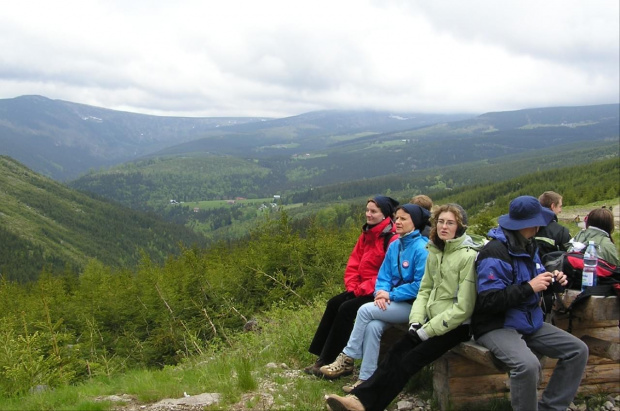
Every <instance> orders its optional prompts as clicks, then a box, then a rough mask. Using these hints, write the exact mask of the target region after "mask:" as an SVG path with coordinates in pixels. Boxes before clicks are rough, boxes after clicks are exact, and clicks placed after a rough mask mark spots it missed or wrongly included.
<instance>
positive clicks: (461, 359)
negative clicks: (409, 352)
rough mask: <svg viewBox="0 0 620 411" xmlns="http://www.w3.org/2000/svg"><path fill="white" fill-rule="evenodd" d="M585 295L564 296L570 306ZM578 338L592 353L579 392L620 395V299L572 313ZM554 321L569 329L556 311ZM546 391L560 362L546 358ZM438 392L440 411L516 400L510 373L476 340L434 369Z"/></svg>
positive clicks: (593, 302) (595, 300)
mask: <svg viewBox="0 0 620 411" xmlns="http://www.w3.org/2000/svg"><path fill="white" fill-rule="evenodd" d="M578 294H579V292H578V291H574V290H568V291H566V292H565V293H564V294H563V296H562V303H563V306H565V307H567V306H568V305H570V303H571V302H572V301H573V300H574V299H575V297H576V296H577V295H578ZM572 317H573V318H572V333H573V334H574V335H575V336H577V337H579V338H581V339H582V340H583V341H584V342H585V343H586V344H587V345H588V348H589V350H590V355H589V357H588V363H587V366H586V370H585V373H584V376H583V379H582V381H581V385H580V387H579V391H578V393H580V394H591V393H601V392H602V393H611V394H618V393H620V384H619V381H620V329H619V328H618V326H619V318H620V300H619V299H618V298H617V297H598V296H593V297H590V298H589V299H588V300H586V301H584V302H583V303H582V304H581V305H579V306H578V307H576V308H575V310H574V311H573V313H572ZM551 321H552V322H554V323H555V325H556V326H558V327H559V328H562V329H564V330H566V329H567V328H568V323H569V318H568V314H563V313H561V312H559V311H554V312H553V314H552V315H551ZM540 360H541V366H542V378H541V382H540V386H539V391H542V390H544V388H545V387H546V384H547V382H548V381H549V377H550V376H551V373H552V372H553V369H554V368H555V365H556V363H557V360H554V359H551V358H546V357H541V358H540ZM433 388H434V395H435V398H436V399H437V401H438V403H439V406H440V409H441V410H447V409H458V407H460V406H463V405H465V404H470V405H471V404H474V403H482V402H487V401H488V400H490V399H496V398H505V399H509V398H510V384H509V377H508V373H507V368H506V367H505V366H504V365H503V364H502V363H501V362H500V361H498V360H497V359H496V358H495V356H494V355H493V354H492V353H491V352H490V351H489V350H488V349H486V348H484V347H482V346H480V345H478V344H476V343H475V342H474V341H473V340H471V341H467V342H465V343H461V344H460V345H458V346H457V347H455V348H453V349H452V350H451V351H450V352H448V353H446V354H445V355H444V356H442V357H441V358H440V359H438V360H437V361H435V363H434V364H433Z"/></svg>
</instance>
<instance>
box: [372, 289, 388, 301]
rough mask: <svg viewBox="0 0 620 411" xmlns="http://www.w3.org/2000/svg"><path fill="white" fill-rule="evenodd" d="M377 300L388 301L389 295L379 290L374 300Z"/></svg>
mask: <svg viewBox="0 0 620 411" xmlns="http://www.w3.org/2000/svg"><path fill="white" fill-rule="evenodd" d="M377 298H383V299H384V300H388V301H389V299H390V293H388V292H387V291H385V290H379V291H377V293H376V294H375V299H377Z"/></svg>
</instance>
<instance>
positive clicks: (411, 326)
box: [409, 323, 422, 333]
mask: <svg viewBox="0 0 620 411" xmlns="http://www.w3.org/2000/svg"><path fill="white" fill-rule="evenodd" d="M420 328H422V324H420V323H411V324H409V332H410V333H414V332H416V331H418V330H419V329H420Z"/></svg>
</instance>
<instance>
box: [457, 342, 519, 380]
mask: <svg viewBox="0 0 620 411" xmlns="http://www.w3.org/2000/svg"><path fill="white" fill-rule="evenodd" d="M452 351H453V352H454V353H456V354H459V355H462V356H463V357H465V358H468V359H470V360H472V361H475V362H476V363H478V364H482V365H484V366H485V367H489V368H492V369H494V370H498V371H503V372H506V371H508V367H506V366H505V365H504V364H503V363H502V362H501V361H499V360H498V359H497V358H495V356H494V355H493V353H491V351H489V350H488V349H487V348H486V347H483V346H482V345H479V344H477V343H476V342H474V341H473V340H469V341H465V342H462V343H460V344H459V345H457V346H456V347H454V348H453V349H452Z"/></svg>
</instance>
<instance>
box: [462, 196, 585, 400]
mask: <svg viewBox="0 0 620 411" xmlns="http://www.w3.org/2000/svg"><path fill="white" fill-rule="evenodd" d="M553 217H554V213H553V212H552V211H551V210H549V209H547V208H545V207H542V206H541V204H540V202H539V201H538V199H536V198H534V197H532V196H521V197H517V198H515V199H513V200H512V201H511V203H510V207H509V212H508V214H504V215H502V216H500V217H499V219H498V224H499V226H498V227H495V228H493V229H491V230H490V231H489V233H488V237H489V238H491V240H490V241H489V242H488V243H487V244H486V245H485V246H484V247H483V248H482V250H480V253H479V255H478V258H477V260H476V272H477V275H478V280H477V282H478V296H477V299H476V306H475V309H474V314H473V316H472V331H473V334H474V338H475V339H476V342H478V344H480V345H483V346H485V347H486V348H488V349H489V350H490V351H491V352H492V353H493V354H494V355H495V356H496V357H497V359H499V360H500V361H502V362H503V363H504V364H506V366H507V367H508V368H509V369H510V371H509V374H510V402H511V405H512V408H513V410H516V411H535V410H558V411H559V410H562V411H565V410H566V409H567V408H568V407H569V405H570V403H571V401H572V400H573V398H574V397H575V394H576V393H577V389H578V388H579V384H580V382H581V378H582V376H583V373H584V370H585V366H586V363H587V360H588V347H587V346H586V344H585V343H584V342H583V341H581V340H580V339H579V338H577V337H575V336H574V335H572V334H569V333H568V332H566V331H564V330H561V329H559V328H557V327H555V326H553V325H551V324H549V323H546V322H544V321H543V318H544V314H543V310H542V308H541V296H542V293H543V291H545V290H547V288H549V287H551V286H552V284H553V283H554V282H559V283H560V284H561V285H562V286H564V285H566V283H567V279H566V276H565V275H564V273H562V272H561V271H557V270H555V271H553V272H549V271H547V270H546V269H545V267H544V266H543V265H542V263H541V261H540V258H539V256H538V252H537V247H536V242H535V241H534V240H533V238H534V236H535V235H536V233H537V232H538V229H539V227H544V226H546V225H547V224H548V223H549V222H550V221H553ZM536 353H537V354H540V355H545V356H547V357H550V358H556V359H558V362H557V365H556V366H555V369H554V370H553V373H552V375H551V378H550V379H549V382H548V384H547V387H546V388H545V390H544V391H543V393H542V397H541V399H540V400H538V395H537V388H538V383H539V378H540V375H541V365H540V361H539V359H538V357H537V356H536Z"/></svg>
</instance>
